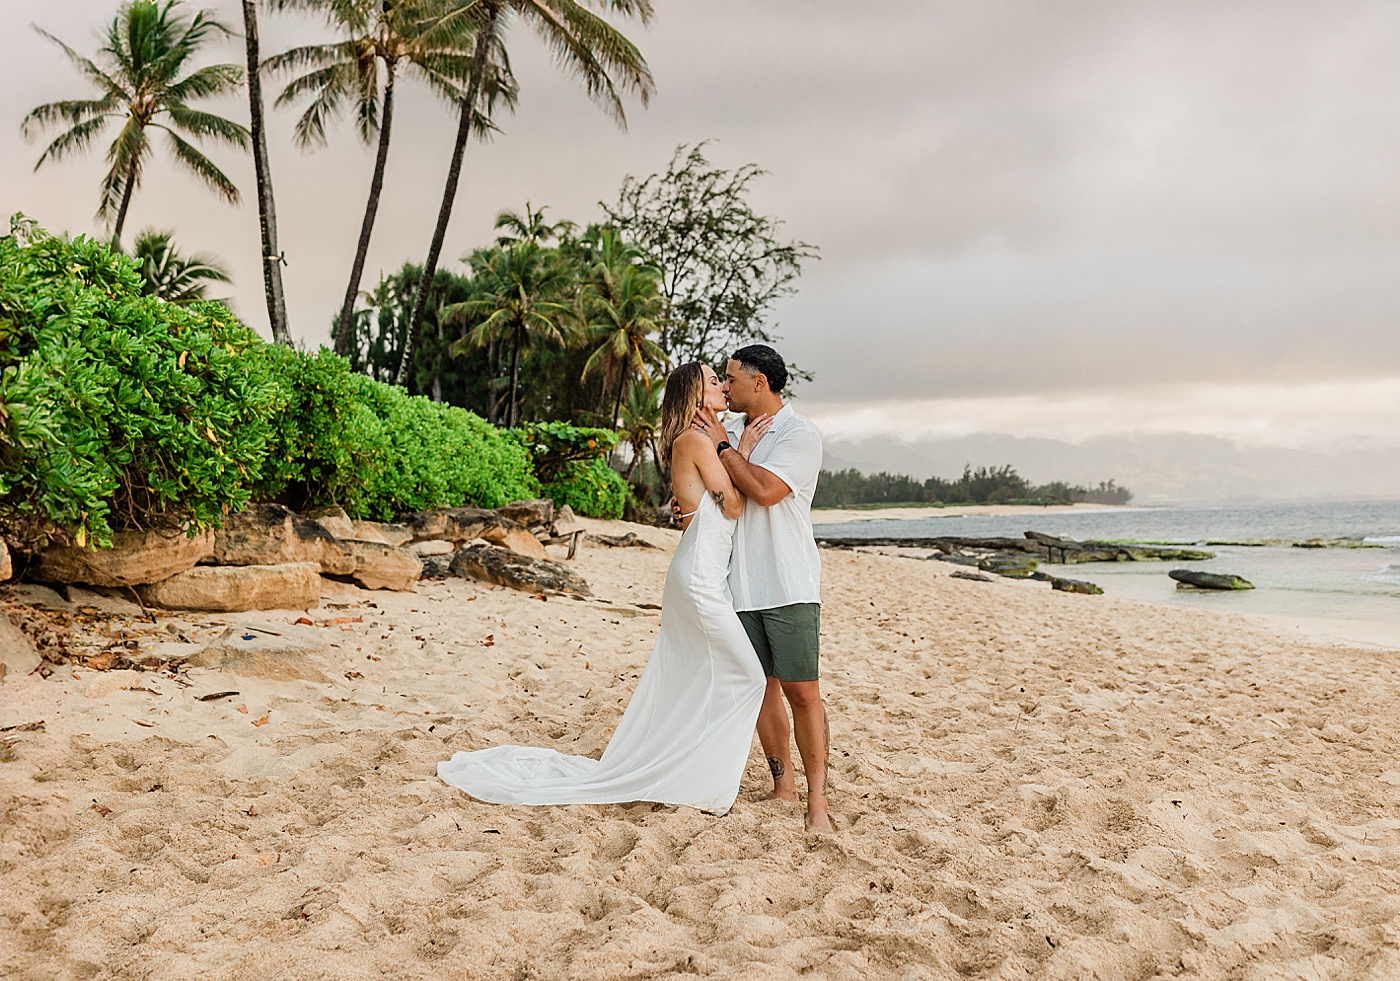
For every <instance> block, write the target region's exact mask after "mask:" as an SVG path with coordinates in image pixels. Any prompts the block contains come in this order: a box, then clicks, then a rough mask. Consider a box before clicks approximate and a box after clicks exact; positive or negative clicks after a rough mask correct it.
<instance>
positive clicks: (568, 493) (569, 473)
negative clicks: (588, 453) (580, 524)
mask: <svg viewBox="0 0 1400 981" xmlns="http://www.w3.org/2000/svg"><path fill="white" fill-rule="evenodd" d="M541 493H542V494H544V496H545V497H548V498H550V499H551V500H552V501H554V503H555V506H557V507H563V506H564V505H565V504H567V505H568V506H569V507H571V508H573V509H574V511H575V513H577V514H585V515H588V516H589V517H592V518H613V519H616V518H620V517H622V512H623V509H624V508H626V506H627V501H628V498H629V496H630V495H629V494H628V490H627V481H625V480H623V479H622V474H620V473H618V472H617V471H616V470H614V469H613V468H612V467H610V466H608V465H607V462H606V461H604V460H601V459H598V460H581V461H580V460H576V461H573V462H571V463H566V464H565V465H564V466H563V467H562V468H561V470H560V472H559V474H558V475H557V476H556V477H555V479H554V480H553V481H552V482H551V483H548V484H545V485H544V487H543V488H542V489H541Z"/></svg>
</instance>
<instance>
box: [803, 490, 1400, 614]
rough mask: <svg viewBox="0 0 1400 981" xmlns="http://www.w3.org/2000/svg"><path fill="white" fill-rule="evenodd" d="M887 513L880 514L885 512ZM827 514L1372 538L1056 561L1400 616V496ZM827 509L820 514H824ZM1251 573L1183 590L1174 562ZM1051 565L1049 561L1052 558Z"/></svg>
mask: <svg viewBox="0 0 1400 981" xmlns="http://www.w3.org/2000/svg"><path fill="white" fill-rule="evenodd" d="M876 513H878V512H876ZM938 513H939V512H938V511H936V510H931V511H930V512H929V514H930V517H927V518H924V517H920V518H913V519H908V520H893V519H875V520H870V521H857V522H849V523H845V524H818V525H816V526H815V530H816V533H817V537H818V538H820V537H822V536H828V537H832V538H838V537H839V538H896V537H898V538H932V537H937V536H941V535H956V536H965V537H969V538H982V537H1003V536H1005V537H1015V538H1019V537H1020V536H1021V535H1022V533H1023V532H1025V531H1027V530H1033V531H1041V532H1045V533H1047V534H1051V535H1065V536H1068V537H1070V538H1077V539H1080V540H1085V539H1101V540H1133V541H1143V540H1150V541H1171V542H1180V543H1182V544H1197V543H1202V542H1207V541H1212V540H1228V541H1251V540H1266V539H1284V540H1288V541H1302V540H1306V539H1309V538H1327V539H1346V540H1350V541H1353V542H1355V543H1357V544H1365V545H1367V546H1369V547H1366V548H1319V549H1303V548H1295V547H1293V546H1292V545H1268V546H1241V545H1207V546H1203V547H1205V548H1207V549H1208V550H1210V551H1212V552H1215V553H1216V557H1215V558H1214V559H1211V560H1209V561H1204V562H1177V561H1171V562H1102V563H1096V562H1090V563H1085V564H1083V565H1074V566H1063V567H1058V568H1056V569H1053V570H1050V571H1053V572H1056V573H1057V574H1063V575H1066V576H1068V577H1069V578H1071V579H1087V580H1089V581H1090V582H1095V583H1098V584H1099V585H1100V586H1102V587H1103V589H1104V592H1105V593H1106V594H1108V595H1110V596H1119V597H1122V598H1124V599H1134V600H1141V601H1147V602H1154V603H1170V604H1173V605H1182V606H1189V607H1195V608H1200V609H1213V610H1227V611H1231V612H1236V613H1246V614H1257V615H1263V616H1270V617H1283V618H1293V619H1298V620H1336V621H1367V622H1372V623H1381V624H1395V625H1397V626H1400V501H1344V502H1309V503H1302V504H1248V505H1232V506H1220V507H1202V506H1193V507H1160V508H1105V509H1103V510H1093V511H1089V510H1078V511H1072V512H1046V513H1044V514H1016V515H963V516H948V517H938V516H937V515H938ZM817 517H818V518H819V517H820V515H817ZM1177 568H1186V569H1199V570H1204V571H1210V572H1226V573H1234V574H1235V575H1239V576H1243V577H1244V578H1246V579H1248V580H1249V581H1250V582H1252V583H1253V584H1254V586H1255V588H1254V589H1253V590H1248V591H1243V592H1219V593H1217V592H1205V591H1197V590H1190V591H1187V590H1177V588H1176V583H1175V582H1174V581H1173V580H1172V579H1170V578H1169V577H1168V576H1167V571H1168V570H1169V569H1177ZM1047 569H1049V567H1047Z"/></svg>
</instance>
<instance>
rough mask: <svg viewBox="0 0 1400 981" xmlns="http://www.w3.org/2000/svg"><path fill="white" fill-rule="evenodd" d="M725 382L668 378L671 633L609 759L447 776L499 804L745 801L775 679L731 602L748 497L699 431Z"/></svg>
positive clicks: (664, 437)
mask: <svg viewBox="0 0 1400 981" xmlns="http://www.w3.org/2000/svg"><path fill="white" fill-rule="evenodd" d="M721 385H722V383H721V381H720V380H719V378H718V377H717V376H716V375H715V373H714V372H713V371H712V370H710V368H709V367H707V366H705V365H702V364H700V363H698V362H691V363H689V364H684V365H681V366H680V367H679V368H677V369H676V370H675V371H673V372H672V373H671V375H670V377H669V378H668V379H667V380H666V396H665V399H664V401H663V403H662V407H661V432H660V434H659V435H660V443H661V446H662V452H663V453H664V454H665V455H666V456H667V457H669V461H670V464H671V490H672V493H673V494H674V495H675V498H676V500H677V502H678V503H679V504H680V505H681V509H682V511H683V512H684V514H683V518H684V529H685V530H684V533H683V534H682V535H681V540H680V544H679V545H678V546H677V548H676V554H675V555H674V556H673V557H672V559H671V565H670V568H669V569H668V570H667V572H666V587H665V591H664V592H663V594H662V605H661V630H660V632H659V633H658V634H657V637H656V644H655V646H654V647H653V648H652V651H651V657H650V658H649V659H648V661H647V666H646V670H645V671H644V672H643V673H642V678H641V680H640V681H639V682H638V683H637V689H636V691H634V692H633V693H632V700H631V701H630V702H628V704H627V709H626V711H625V712H623V715H622V719H621V721H620V722H619V723H618V726H617V730H616V731H615V732H614V733H613V736H612V739H611V740H610V741H609V742H608V746H607V748H606V749H605V750H603V756H602V758H601V759H597V760H595V759H592V758H591V757H587V756H566V755H564V754H562V753H558V752H555V751H554V750H552V749H543V748H536V747H526V746H496V747H493V748H491V749H482V750H477V751H475V752H470V753H456V754H454V755H453V757H452V759H450V760H447V761H446V762H444V763H439V764H438V776H440V777H441V778H442V779H443V780H445V781H447V782H448V783H450V784H451V785H452V786H454V787H457V788H459V789H461V790H464V791H466V792H467V793H468V794H470V795H471V796H473V797H475V798H477V799H478V800H483V801H488V802H491V803H496V804H616V803H624V802H627V801H657V802H660V803H663V804H688V805H690V806H691V807H696V808H699V809H700V810H703V811H708V812H710V813H713V814H724V813H725V812H727V811H728V810H729V808H730V807H731V806H732V805H733V803H734V798H735V796H736V795H737V794H738V792H739V780H740V778H741V777H742V776H743V773H744V766H745V764H746V763H747V761H748V757H749V749H750V746H751V745H752V743H753V733H754V723H755V722H756V721H757V718H758V709H759V706H760V704H761V703H762V701H763V692H764V677H763V670H762V668H761V667H760V665H759V661H758V656H757V655H756V654H755V653H754V649H753V645H752V644H750V643H749V639H748V636H747V635H746V634H745V633H744V628H743V626H742V624H740V622H739V617H738V615H737V614H736V613H735V612H734V605H733V601H732V599H731V597H730V593H729V585H728V574H729V553H730V550H731V548H732V546H733V540H734V528H735V521H736V519H737V518H738V516H739V513H740V512H741V511H742V510H743V504H744V502H743V498H742V497H741V496H740V495H739V492H738V491H736V490H735V489H734V485H733V484H732V483H731V482H730V480H729V475H728V474H727V473H726V472H725V469H724V465H723V464H722V463H720V461H719V457H718V456H717V454H716V453H715V449H714V443H713V442H712V441H711V440H710V439H709V438H708V437H707V436H706V435H705V434H704V433H702V432H699V431H697V430H694V429H692V423H693V422H694V419H695V414H696V411H697V409H699V408H700V407H701V406H702V405H708V406H710V407H712V408H714V409H716V410H717V411H723V410H724V407H725V402H724V395H723V392H722V389H721Z"/></svg>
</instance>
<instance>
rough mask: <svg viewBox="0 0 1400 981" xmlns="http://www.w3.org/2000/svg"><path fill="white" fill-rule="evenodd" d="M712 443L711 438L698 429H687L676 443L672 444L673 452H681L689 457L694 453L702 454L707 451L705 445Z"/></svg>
mask: <svg viewBox="0 0 1400 981" xmlns="http://www.w3.org/2000/svg"><path fill="white" fill-rule="evenodd" d="M709 442H710V437H708V436H706V435H705V434H704V433H702V432H700V431H699V430H696V429H687V430H686V431H685V432H683V433H681V434H680V435H679V436H677V437H676V441H675V442H674V443H672V444H671V448H672V452H675V451H676V450H681V451H682V452H684V453H685V454H686V455H687V456H689V455H690V454H693V453H701V452H703V451H704V449H705V444H706V443H709Z"/></svg>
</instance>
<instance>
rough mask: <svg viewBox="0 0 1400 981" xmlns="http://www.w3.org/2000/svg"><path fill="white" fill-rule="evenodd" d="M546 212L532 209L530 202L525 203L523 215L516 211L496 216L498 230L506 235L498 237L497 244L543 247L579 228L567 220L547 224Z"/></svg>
mask: <svg viewBox="0 0 1400 981" xmlns="http://www.w3.org/2000/svg"><path fill="white" fill-rule="evenodd" d="M544 212H545V209H544V208H541V209H540V210H539V211H535V210H534V209H533V208H531V207H530V202H529V201H526V202H525V214H523V215H521V214H517V213H516V212H514V211H502V212H501V213H500V214H499V215H497V216H496V230H497V231H499V230H500V229H502V228H504V229H505V230H506V233H505V234H504V235H497V236H496V244H497V245H500V246H507V245H514V244H515V243H516V242H534V243H535V244H536V245H543V244H544V243H546V242H550V241H554V240H557V239H560V238H563V237H564V236H566V235H568V234H569V233H570V232H572V231H573V230H574V229H575V228H577V227H578V226H577V225H576V224H574V222H571V221H569V220H568V219H567V218H564V219H562V220H560V221H556V222H552V223H551V222H547V221H545V220H544Z"/></svg>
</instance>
